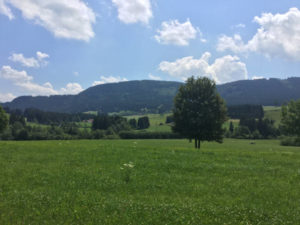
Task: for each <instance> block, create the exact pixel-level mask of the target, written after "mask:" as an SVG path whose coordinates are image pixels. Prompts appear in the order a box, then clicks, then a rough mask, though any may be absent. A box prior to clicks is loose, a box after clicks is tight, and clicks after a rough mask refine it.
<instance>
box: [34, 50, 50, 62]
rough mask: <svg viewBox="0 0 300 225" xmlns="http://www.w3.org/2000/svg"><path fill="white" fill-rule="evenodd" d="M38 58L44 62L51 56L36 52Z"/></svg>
mask: <svg viewBox="0 0 300 225" xmlns="http://www.w3.org/2000/svg"><path fill="white" fill-rule="evenodd" d="M36 56H37V58H38V60H39V61H43V60H44V59H46V58H49V55H48V54H46V53H43V52H40V51H37V52H36Z"/></svg>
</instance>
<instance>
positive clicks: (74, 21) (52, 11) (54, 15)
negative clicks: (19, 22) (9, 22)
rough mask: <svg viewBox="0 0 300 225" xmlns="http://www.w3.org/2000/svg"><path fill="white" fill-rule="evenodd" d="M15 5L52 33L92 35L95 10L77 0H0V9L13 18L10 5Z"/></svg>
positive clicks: (72, 36) (80, 37) (76, 36)
mask: <svg viewBox="0 0 300 225" xmlns="http://www.w3.org/2000/svg"><path fill="white" fill-rule="evenodd" d="M5 2H6V3H9V4H10V5H11V6H13V7H15V8H17V9H19V10H20V11H21V12H22V15H23V17H24V18H25V19H27V20H32V21H34V22H35V23H36V24H38V25H40V26H42V27H44V28H46V29H47V30H49V31H50V32H52V33H53V34H54V36H55V37H59V38H68V39H77V40H84V41H88V40H89V39H90V38H92V37H94V31H93V28H92V24H93V23H95V20H96V19H95V14H94V12H93V10H92V9H91V8H89V7H88V6H87V4H86V3H84V2H83V1H81V0H43V1H37V0H0V13H3V14H5V15H7V16H8V17H9V18H13V15H12V13H11V10H10V8H8V6H7V5H6V4H5Z"/></svg>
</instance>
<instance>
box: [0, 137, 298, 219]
mask: <svg viewBox="0 0 300 225" xmlns="http://www.w3.org/2000/svg"><path fill="white" fill-rule="evenodd" d="M251 142H252V141H251ZM203 145H204V148H203V150H202V151H201V152H199V151H194V150H193V149H192V148H193V146H192V144H190V143H188V142H187V141H185V140H156V141H153V140H113V141H112V140H100V141H99V140H87V141H85V140H82V141H78V140H76V141H72V140H71V141H69V140H66V141H61V140H59V141H30V142H14V141H9V142H5V141H2V142H0V165H1V169H0V199H1V201H0V212H1V213H0V224H4V225H6V224H31V225H40V224H45V225H52V224H53V225H57V224H105V225H123V224H131V225H141V224H143V225H153V224H155V225H177V224H180V225H183V224H190V225H200V224H205V225H224V224H228V225H229V224H231V225H235V224H243V225H246V224H253V225H254V224H263V225H282V224H293V225H294V224H295V225H296V224H299V221H300V214H299V209H300V208H299V207H300V206H299V201H298V199H300V190H299V186H300V179H299V178H300V174H299V161H300V151H299V148H294V147H285V146H280V145H279V142H278V141H274V140H267V141H265V140H263V141H262V140H258V141H255V144H250V141H247V140H231V139H225V140H224V143H223V144H222V145H218V144H216V143H204V144H203ZM129 162H132V164H133V165H134V167H133V168H132V169H131V170H129V171H130V172H129V173H130V174H129V176H127V177H126V174H123V171H122V170H121V169H120V167H123V166H124V164H129ZM127 180H128V182H126V181H127Z"/></svg>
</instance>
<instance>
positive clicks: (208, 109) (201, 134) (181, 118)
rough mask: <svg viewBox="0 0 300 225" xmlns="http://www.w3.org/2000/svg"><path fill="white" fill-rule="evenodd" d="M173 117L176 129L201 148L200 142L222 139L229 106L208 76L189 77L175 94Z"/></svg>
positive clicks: (174, 128)
mask: <svg viewBox="0 0 300 225" xmlns="http://www.w3.org/2000/svg"><path fill="white" fill-rule="evenodd" d="M173 118H174V126H173V131H174V132H177V133H179V134H181V135H182V136H183V137H186V138H188V139H195V147H197V148H200V141H217V142H222V139H223V134H224V129H223V128H222V126H223V124H224V122H225V121H226V120H227V117H226V107H225V104H224V101H223V99H222V98H221V97H220V96H219V94H218V93H217V91H216V84H215V83H214V82H213V81H212V80H210V79H208V78H206V77H204V78H198V79H195V78H194V77H191V78H189V79H188V80H187V82H186V84H185V85H182V86H181V87H180V88H179V91H178V93H177V95H176V97H175V100H174V109H173Z"/></svg>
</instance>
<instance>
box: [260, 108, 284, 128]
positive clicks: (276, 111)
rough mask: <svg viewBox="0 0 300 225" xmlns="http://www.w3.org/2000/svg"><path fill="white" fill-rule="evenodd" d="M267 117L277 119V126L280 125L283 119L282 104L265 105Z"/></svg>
mask: <svg viewBox="0 0 300 225" xmlns="http://www.w3.org/2000/svg"><path fill="white" fill-rule="evenodd" d="M264 112H265V118H269V119H272V120H275V126H279V124H280V120H281V107H280V106H264Z"/></svg>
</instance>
